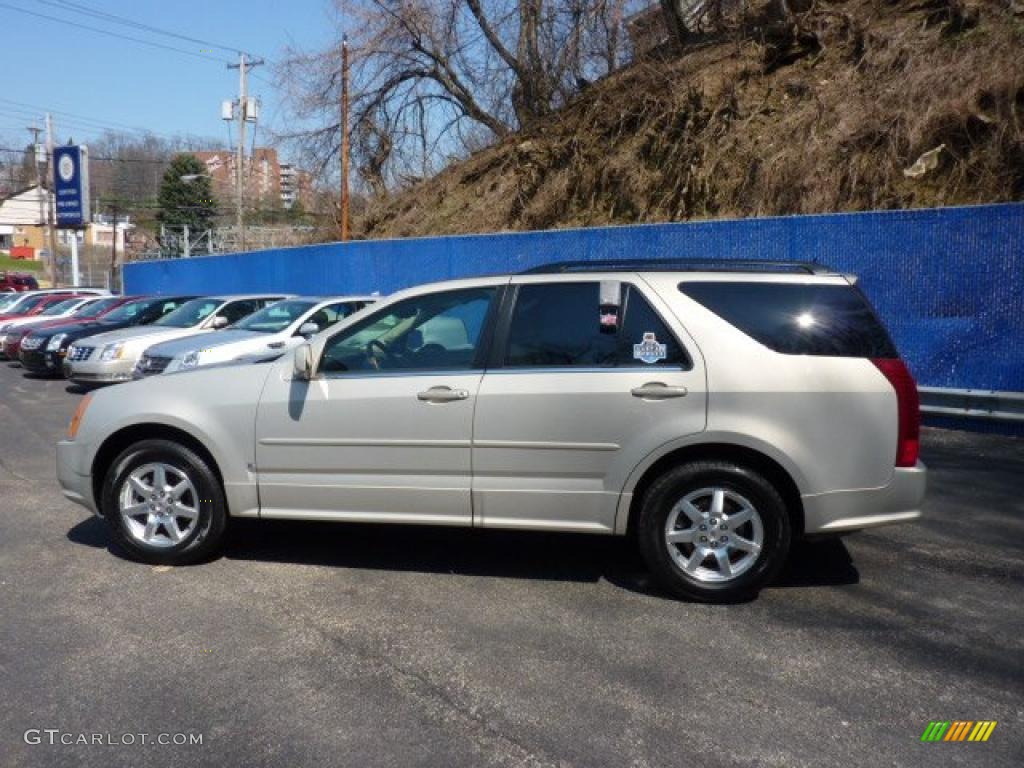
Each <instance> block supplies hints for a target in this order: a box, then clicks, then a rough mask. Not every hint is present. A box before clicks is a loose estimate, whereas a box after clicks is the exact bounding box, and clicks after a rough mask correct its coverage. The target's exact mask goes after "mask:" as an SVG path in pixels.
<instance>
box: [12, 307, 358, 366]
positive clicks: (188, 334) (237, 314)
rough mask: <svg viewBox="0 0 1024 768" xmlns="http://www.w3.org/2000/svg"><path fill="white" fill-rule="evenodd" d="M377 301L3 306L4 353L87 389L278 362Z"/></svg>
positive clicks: (24, 364) (22, 363)
mask: <svg viewBox="0 0 1024 768" xmlns="http://www.w3.org/2000/svg"><path fill="white" fill-rule="evenodd" d="M374 300H375V297H373V296H334V297H300V296H285V295H282V294H249V295H220V296H111V295H109V294H108V293H107V292H105V291H102V290H98V289H75V290H73V291H72V290H59V289H58V290H50V291H33V292H23V293H18V294H11V295H10V296H9V297H6V298H5V299H2V300H0V354H3V355H4V356H6V357H7V359H9V360H15V361H19V362H20V363H21V365H22V366H23V367H24V368H25V370H26V371H28V372H30V373H33V374H37V375H43V376H64V377H66V378H68V379H70V380H72V381H74V382H76V383H79V384H83V385H99V384H111V383H116V382H121V381H129V380H131V379H135V378H142V377H145V376H153V375H158V374H163V373H171V372H175V371H183V370H189V369H192V368H197V367H199V366H203V365H211V364H217V363H227V362H232V361H237V360H244V359H247V358H252V359H254V360H256V359H260V358H261V357H277V356H280V355H281V354H283V353H284V352H285V351H287V350H288V349H290V348H292V347H294V346H296V345H297V344H299V343H300V342H301V341H302V340H303V339H306V338H309V337H310V336H312V335H313V334H315V333H318V332H319V331H322V330H324V329H325V328H328V327H329V326H331V325H333V324H335V323H337V322H338V321H340V320H343V319H344V318H346V317H348V316H349V315H351V314H352V313H353V312H356V311H357V310H359V309H362V308H363V307H365V306H366V305H367V304H369V303H371V302H373V301H374Z"/></svg>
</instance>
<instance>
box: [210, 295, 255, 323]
mask: <svg viewBox="0 0 1024 768" xmlns="http://www.w3.org/2000/svg"><path fill="white" fill-rule="evenodd" d="M260 306H261V302H259V301H257V300H256V299H246V300H245V301H233V302H231V303H230V304H228V305H227V306H226V307H224V308H223V309H221V311H220V312H218V314H219V315H221V316H222V317H223V318H224V319H225V320H227V321H228V325H231V324H232V323H235V322H238V321H239V320H241V319H242V318H243V317H245V316H246V315H251V314H252V313H253V312H255V311H256V310H257V309H259V308H260Z"/></svg>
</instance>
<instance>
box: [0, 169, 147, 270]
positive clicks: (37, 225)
mask: <svg viewBox="0 0 1024 768" xmlns="http://www.w3.org/2000/svg"><path fill="white" fill-rule="evenodd" d="M52 205H53V194H51V193H50V192H49V190H46V189H42V188H40V187H38V186H36V187H30V188H29V189H26V190H23V191H22V192H19V193H17V194H15V195H12V196H11V197H9V198H7V199H6V200H4V201H3V202H0V251H5V252H8V253H9V254H10V255H11V256H13V257H15V258H21V259H36V260H38V259H39V258H40V251H49V249H50V227H49V224H48V222H49V220H50V219H49V215H52V214H51V213H50V211H48V210H47V208H48V206H52ZM133 229H135V224H133V223H132V222H131V219H130V217H126V216H121V217H118V220H117V229H116V237H117V250H118V251H119V252H121V253H123V252H124V250H125V242H126V237H128V238H130V234H128V233H130V232H131V231H132V230H133ZM72 237H77V239H78V243H79V245H85V246H95V247H97V248H104V247H105V248H110V247H111V244H112V241H113V239H114V237H115V229H114V225H113V222H112V221H111V220H110V217H109V216H105V215H103V214H94V215H93V217H92V221H91V222H90V223H89V225H88V226H87V227H84V228H83V229H79V230H66V229H61V230H58V231H57V244H58V247H60V246H65V247H70V245H71V238H72Z"/></svg>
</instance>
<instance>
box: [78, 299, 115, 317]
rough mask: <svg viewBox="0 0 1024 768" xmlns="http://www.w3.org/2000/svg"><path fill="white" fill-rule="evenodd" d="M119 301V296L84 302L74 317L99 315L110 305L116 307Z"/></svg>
mask: <svg viewBox="0 0 1024 768" xmlns="http://www.w3.org/2000/svg"><path fill="white" fill-rule="evenodd" d="M120 301H121V299H119V298H116V297H115V298H111V299H100V300H99V301H94V302H93V303H92V304H86V305H85V306H84V307H82V308H81V309H79V310H78V311H77V312H76V313H75V317H99V316H100V315H102V314H103V313H104V312H106V311H107V310H109V309H110V308H111V307H116V306H117V305H118V303H119V302H120Z"/></svg>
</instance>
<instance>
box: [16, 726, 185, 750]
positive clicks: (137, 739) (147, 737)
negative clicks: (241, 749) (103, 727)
mask: <svg viewBox="0 0 1024 768" xmlns="http://www.w3.org/2000/svg"><path fill="white" fill-rule="evenodd" d="M22 738H24V740H25V743H26V744H32V745H36V744H49V745H63V746H66V747H71V746H96V747H102V746H108V747H132V746H139V745H144V746H146V745H156V746H161V747H185V746H201V745H202V743H203V734H201V733H85V732H81V733H74V732H72V731H62V730H61V729H60V728H29V729H28V730H27V731H25V735H24V736H23V737H22Z"/></svg>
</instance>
